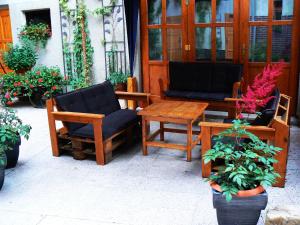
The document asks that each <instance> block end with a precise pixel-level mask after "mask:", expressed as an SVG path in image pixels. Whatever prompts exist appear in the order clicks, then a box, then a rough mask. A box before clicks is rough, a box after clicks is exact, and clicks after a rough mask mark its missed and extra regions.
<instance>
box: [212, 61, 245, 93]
mask: <svg viewBox="0 0 300 225" xmlns="http://www.w3.org/2000/svg"><path fill="white" fill-rule="evenodd" d="M242 74H243V65H241V64H232V63H216V64H214V69H213V76H212V79H211V82H212V83H211V91H212V92H217V93H218V92H220V93H230V94H232V88H233V84H234V83H235V82H238V81H240V80H241V78H242Z"/></svg>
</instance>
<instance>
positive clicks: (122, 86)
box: [115, 83, 127, 91]
mask: <svg viewBox="0 0 300 225" xmlns="http://www.w3.org/2000/svg"><path fill="white" fill-rule="evenodd" d="M115 91H127V83H121V84H116V85H115Z"/></svg>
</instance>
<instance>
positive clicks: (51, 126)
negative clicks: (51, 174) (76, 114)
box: [46, 99, 60, 157]
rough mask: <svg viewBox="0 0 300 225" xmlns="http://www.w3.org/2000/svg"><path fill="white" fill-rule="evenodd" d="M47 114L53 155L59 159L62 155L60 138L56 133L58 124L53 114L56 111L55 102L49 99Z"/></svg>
mask: <svg viewBox="0 0 300 225" xmlns="http://www.w3.org/2000/svg"><path fill="white" fill-rule="evenodd" d="M46 104H47V114H48V123H49V132H50V138H51V146H52V155H53V156H56V157H58V156H59V155H60V151H59V147H58V137H57V133H56V124H55V120H54V118H53V115H52V112H53V111H54V105H53V100H52V99H49V100H48V101H47V103H46Z"/></svg>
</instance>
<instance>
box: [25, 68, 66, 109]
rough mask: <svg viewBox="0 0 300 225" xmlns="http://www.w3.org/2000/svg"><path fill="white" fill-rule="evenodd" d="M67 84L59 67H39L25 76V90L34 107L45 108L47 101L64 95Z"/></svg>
mask: <svg viewBox="0 0 300 225" xmlns="http://www.w3.org/2000/svg"><path fill="white" fill-rule="evenodd" d="M65 84H66V82H65V80H64V78H63V76H62V75H61V72H60V69H59V68H58V67H46V66H38V67H35V68H34V69H33V70H31V71H28V72H27V73H26V75H25V82H24V85H25V88H26V90H27V93H28V96H29V100H30V102H31V104H32V105H33V106H34V107H38V108H41V107H44V106H45V101H46V99H48V98H51V97H52V96H55V95H57V94H60V93H62V91H63V87H64V85H65Z"/></svg>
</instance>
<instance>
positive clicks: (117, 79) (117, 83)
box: [107, 71, 128, 91]
mask: <svg viewBox="0 0 300 225" xmlns="http://www.w3.org/2000/svg"><path fill="white" fill-rule="evenodd" d="M127 78H128V74H126V73H123V72H117V71H116V72H112V73H110V74H109V76H108V78H107V79H108V80H109V81H110V82H111V83H112V84H113V85H114V87H115V90H116V91H126V90H127Z"/></svg>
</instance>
